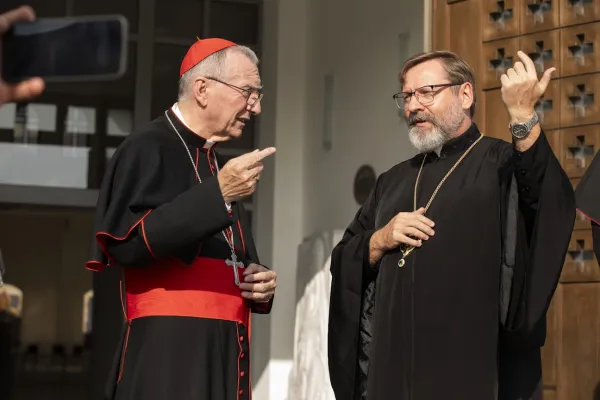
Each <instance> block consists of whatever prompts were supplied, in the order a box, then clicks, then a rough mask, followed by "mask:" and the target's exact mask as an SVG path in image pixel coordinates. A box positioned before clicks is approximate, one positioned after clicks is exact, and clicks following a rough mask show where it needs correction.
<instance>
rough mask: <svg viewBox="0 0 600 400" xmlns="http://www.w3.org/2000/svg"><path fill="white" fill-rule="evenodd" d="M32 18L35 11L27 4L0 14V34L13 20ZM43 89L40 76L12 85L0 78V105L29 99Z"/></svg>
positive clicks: (3, 32) (6, 29)
mask: <svg viewBox="0 0 600 400" xmlns="http://www.w3.org/2000/svg"><path fill="white" fill-rule="evenodd" d="M34 19H35V12H34V11H33V9H32V8H31V7H29V6H22V7H19V8H15V9H13V10H10V11H7V12H5V13H4V14H0V35H4V34H5V33H6V31H8V30H9V29H10V27H11V26H12V24H14V23H15V22H19V21H33V20H34ZM0 45H1V43H0ZM43 91H44V81H43V80H42V79H40V78H31V79H27V80H25V81H23V82H19V83H17V84H13V85H11V84H8V83H6V82H4V81H2V80H0V106H2V105H3V104H5V103H9V102H12V101H23V100H28V99H31V98H33V97H35V96H38V95H39V94H41V93H42V92H43Z"/></svg>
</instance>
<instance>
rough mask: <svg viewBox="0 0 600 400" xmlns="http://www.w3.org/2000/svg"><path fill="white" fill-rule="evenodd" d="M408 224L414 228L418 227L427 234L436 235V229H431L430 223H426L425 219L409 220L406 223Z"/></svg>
mask: <svg viewBox="0 0 600 400" xmlns="http://www.w3.org/2000/svg"><path fill="white" fill-rule="evenodd" d="M406 226H409V227H412V228H416V229H418V230H420V231H421V232H423V233H425V234H427V235H429V236H433V235H435V231H434V230H433V229H431V228H430V227H429V225H428V224H426V223H425V222H423V221H420V220H417V219H414V220H412V221H409V222H408V223H407V224H406Z"/></svg>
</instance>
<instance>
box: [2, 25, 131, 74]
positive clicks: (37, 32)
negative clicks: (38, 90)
mask: <svg viewBox="0 0 600 400" xmlns="http://www.w3.org/2000/svg"><path fill="white" fill-rule="evenodd" d="M128 32H129V29H128V23H127V19H126V18H125V17H124V16H122V15H109V16H85V17H83V16H82V17H66V18H41V19H38V20H35V21H32V22H18V23H15V24H13V25H12V27H11V28H10V29H9V30H8V31H7V32H6V33H5V34H4V35H3V36H2V37H0V47H1V50H2V59H1V64H0V68H1V70H0V72H1V74H2V79H3V80H4V81H6V82H9V83H16V82H20V81H22V80H24V79H27V78H30V77H41V78H43V79H44V80H45V81H46V82H78V81H88V82H89V81H106V80H114V79H118V78H120V77H122V76H123V74H124V73H125V71H126V70H127V58H128V57H127V55H128V53H127V45H128Z"/></svg>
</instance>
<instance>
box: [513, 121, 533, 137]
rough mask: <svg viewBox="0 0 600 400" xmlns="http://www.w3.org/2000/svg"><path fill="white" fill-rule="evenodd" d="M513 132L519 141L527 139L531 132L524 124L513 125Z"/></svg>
mask: <svg viewBox="0 0 600 400" xmlns="http://www.w3.org/2000/svg"><path fill="white" fill-rule="evenodd" d="M511 130H512V134H513V136H514V137H516V138H519V139H520V138H523V137H525V136H526V135H527V133H528V132H529V131H528V129H527V127H526V126H525V125H522V124H515V125H513V126H512V128H511Z"/></svg>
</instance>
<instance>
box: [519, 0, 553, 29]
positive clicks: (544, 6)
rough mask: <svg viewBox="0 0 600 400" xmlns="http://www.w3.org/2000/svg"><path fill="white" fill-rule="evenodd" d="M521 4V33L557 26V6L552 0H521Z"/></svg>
mask: <svg viewBox="0 0 600 400" xmlns="http://www.w3.org/2000/svg"><path fill="white" fill-rule="evenodd" d="M520 6H521V33H522V34H527V33H533V32H540V31H545V30H548V29H553V28H556V27H558V26H559V19H560V18H559V13H558V11H559V8H558V7H556V6H553V4H552V1H543V0H542V1H540V0H537V1H536V0H523V1H522V2H521V4H520Z"/></svg>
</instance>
